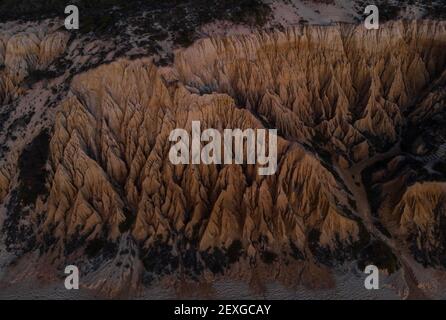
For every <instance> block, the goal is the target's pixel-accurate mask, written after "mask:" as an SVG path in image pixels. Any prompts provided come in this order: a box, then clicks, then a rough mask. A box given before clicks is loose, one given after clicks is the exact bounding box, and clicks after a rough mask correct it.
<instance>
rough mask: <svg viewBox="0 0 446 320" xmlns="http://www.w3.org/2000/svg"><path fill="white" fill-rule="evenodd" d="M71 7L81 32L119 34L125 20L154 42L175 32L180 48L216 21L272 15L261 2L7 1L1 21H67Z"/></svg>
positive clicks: (257, 20)
mask: <svg viewBox="0 0 446 320" xmlns="http://www.w3.org/2000/svg"><path fill="white" fill-rule="evenodd" d="M68 4H75V5H77V6H78V8H79V12H80V14H79V16H80V19H79V21H80V30H79V31H80V32H81V33H89V32H94V33H96V34H108V35H110V34H117V33H120V32H121V31H124V29H125V28H123V26H120V25H119V22H121V21H124V22H125V23H126V24H128V25H129V24H132V25H135V26H137V31H136V32H137V33H139V34H144V33H152V34H153V36H154V37H155V38H154V39H152V40H159V39H166V38H167V31H170V32H173V33H174V40H175V42H176V43H178V44H180V45H188V44H190V43H191V42H192V41H193V39H194V37H195V30H196V28H198V27H200V26H202V25H204V24H206V23H209V22H212V21H215V20H219V19H222V20H229V21H232V22H234V23H242V24H247V25H260V26H263V25H264V24H265V23H266V22H267V20H268V19H269V17H270V15H271V9H270V7H269V6H268V5H265V4H264V3H263V2H262V1H261V0H182V1H181V0H166V1H157V0H97V1H90V0H42V1H35V0H3V1H0V21H2V20H10V19H23V20H40V19H45V18H51V17H61V18H64V17H65V14H64V9H65V7H66V6H67V5H68ZM143 12H146V13H147V15H145V16H144V15H143V14H142V13H143ZM121 29H122V30H121Z"/></svg>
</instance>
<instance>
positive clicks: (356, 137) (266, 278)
mask: <svg viewBox="0 0 446 320" xmlns="http://www.w3.org/2000/svg"><path fill="white" fill-rule="evenodd" d="M316 2H317V1H316ZM167 3H169V2H167ZM293 3H294V5H295V8H298V9H299V8H300V10H301V11H302V10H303V9H302V7H301V6H303V5H306V6H307V7H309V6H310V4H308V3H304V2H300V1H294V2H293ZM352 3H353V2H352ZM352 3H349V2H342V5H340V4H339V1H334V2H331V1H327V2H325V3H322V4H320V3H317V4H314V3H313V4H311V5H313V6H315V5H318V6H319V7H317V9H314V8H313V11H312V12H313V15H309V17H310V18H308V17H307V18H308V19H307V20H310V23H307V22H302V20H303V18H302V17H300V16H299V15H297V16H296V17H295V18H293V17H292V16H286V17H285V18H286V19H288V20H286V19H285V18H284V16H283V14H284V12H283V8H282V9H281V6H282V5H283V6H286V5H289V4H287V3H285V2H284V3H282V2H280V3H279V2H274V4H273V5H271V4H270V3H267V4H261V6H260V7H259V6H256V7H255V8H257V9H258V11H252V10H251V11H250V12H256V15H254V16H251V15H245V13H243V12H244V11H243V10H242V9H243V8H242V9H240V10H242V11H240V12H242V13H240V12H239V13H238V15H235V17H236V18H237V20H234V19H235V18H234V15H231V14H229V13H231V11H227V12H229V13H228V14H227V17H225V19H224V20H219V21H215V20H213V19H214V17H212V13H209V17H208V19H209V21H208V20H205V21H201V22H199V23H198V22H196V21H195V20H194V15H193V14H192V13H191V18H190V19H186V20H188V21H189V22H190V23H196V24H198V26H196V30H195V31H194V32H195V33H186V34H187V35H190V37H189V36H188V38H187V39H188V40H191V44H189V43H188V44H187V45H185V44H184V43H183V40H184V36H185V34H184V33H181V32H179V33H178V32H177V33H175V32H176V31H175V30H178V28H175V26H173V27H170V26H166V25H162V24H161V23H160V24H156V25H155V26H156V28H158V29H156V30H155V31H154V30H152V29H150V30H148V29H145V28H148V27H147V25H148V22H147V21H146V22H145V24H141V23H142V22H141V21H140V20H138V19H136V18H135V20H133V23H135V25H138V27H135V28H130V27H128V28H127V27H126V25H125V20H122V19H121V18H122V17H121V16H120V15H119V13H116V14H115V15H112V16H111V17H112V18H113V19H116V21H112V22H110V21H108V22H107V23H108V24H107V23H105V22H104V23H105V25H104V27H103V29H98V30H97V32H94V31H91V30H84V31H77V32H75V31H67V30H65V28H64V27H63V20H62V19H58V18H55V17H51V16H50V17H48V18H45V19H43V20H39V21H23V20H22V21H19V20H10V19H11V18H10V17H5V18H8V20H7V21H5V22H3V23H1V24H0V226H1V230H2V231H1V243H2V245H1V246H0V255H1V256H3V258H2V259H0V279H1V281H2V283H0V285H2V286H4V287H9V288H11V286H14V284H16V283H20V282H23V281H30V279H33V281H34V280H35V281H37V283H39V285H44V284H47V283H54V282H57V281H59V282H61V283H62V281H63V280H61V279H63V270H64V268H65V266H67V265H76V266H78V267H79V269H80V271H81V274H82V287H83V288H85V289H89V290H92V291H94V292H98V293H99V294H100V295H106V296H111V297H117V296H124V297H127V296H133V295H135V294H138V293H141V292H142V291H144V290H145V289H146V288H150V287H154V286H167V287H170V288H174V292H175V295H177V296H181V297H183V296H188V294H190V292H191V291H193V292H195V293H197V292H198V293H199V295H201V296H206V297H212V296H213V290H214V288H213V283H214V282H215V281H217V280H220V281H221V279H231V281H233V280H235V281H240V282H242V283H246V284H248V285H249V287H250V290H252V291H253V292H254V293H256V294H261V293H262V292H264V291H265V290H266V284H267V283H270V282H277V283H280V284H281V285H282V286H284V287H286V288H290V289H291V290H300V289H299V288H303V287H304V288H307V289H310V290H326V289H330V288H336V287H337V286H339V285H341V284H340V283H339V279H338V276H337V275H339V273H352V272H353V273H355V272H356V273H362V271H363V269H364V267H365V266H366V265H369V264H374V265H376V266H378V267H379V269H380V270H381V272H382V275H383V278H384V279H386V281H385V286H386V287H387V288H390V289H391V290H392V291H393V292H395V293H396V294H397V295H398V296H399V297H402V298H433V299H435V298H440V297H444V295H445V291H446V290H445V288H446V282H445V280H446V278H445V275H446V273H445V267H446V182H445V180H446V126H445V125H446V112H445V106H446V22H444V21H443V20H442V18H441V17H438V16H433V15H426V16H422V17H419V16H416V13H417V14H421V13H420V12H423V11H422V10H423V7H414V8H412V9H413V12H412V11H411V12H412V16H411V19H407V20H403V19H398V18H397V17H395V18H394V19H393V18H392V19H390V18H389V21H387V22H386V23H384V24H382V25H381V26H380V28H379V30H367V29H366V28H364V25H363V24H362V23H361V22H359V23H358V22H357V20H358V19H359V20H360V19H362V18H361V16H360V15H358V13H357V10H356V9H355V8H357V7H358V8H360V3H359V2H355V4H354V5H352ZM437 4H438V3H437V2H435V5H437ZM166 5H167V4H166ZM395 6H396V7H398V6H397V5H395ZM180 7H181V6H180ZM399 7H401V5H400V6H399ZM399 7H398V8H399ZM184 8H188V7H187V5H184ZM184 8H183V9H184ZM168 9H169V8H168ZM298 9H296V10H298ZM335 9H336V10H341V9H342V10H344V11H339V12H341V13H342V14H338V15H337V16H336V17H338V18H339V19H338V20H340V22H343V23H329V24H324V23H323V25H320V23H319V22H321V20H320V19H319V20H318V19H317V12H316V10H317V11H319V15H321V12H323V13H324V12H325V11H324V10H328V11H329V12H338V11H336V10H335ZM36 10H37V9H36ZM157 10H158V11H157ZM163 10H165V8H156V9H153V11H148V12H149V14H147V15H146V17H147V19H150V17H151V16H155V14H156V12H165V11H163ZM169 10H170V9H169ZM184 10H185V12H186V13H188V12H189V13H190V12H193V11H189V10H187V9H184ZM197 10H198V9H197ZM281 10H282V11H281ZM330 10H331V11H330ZM355 10H356V11H355ZM417 10H418V11H417ZM426 10H427V9H426ZM91 12H94V11H91ZM117 12H119V11H117ZM225 12H226V11H225ZM297 12H299V10H298V11H297ZM305 12H306V11H305ZM414 12H415V13H414ZM436 13H437V15H439V14H440V12H439V11H438V10H437V11H436ZM81 17H82V15H81ZM314 17H315V18H314ZM313 18H314V19H315V21H313V22H314V23H311V22H312V21H311V19H313ZM256 19H260V22H259V21H258V20H256ZM262 19H264V20H262ZM284 19H285V20H286V21H285V20H284ZM293 19H295V21H296V23H295V24H293V23H291V22H290V21H294V20H293ZM349 19H350V20H351V21H350V20H349ZM345 20H349V21H345ZM123 21H124V22H123ZM191 21H192V22H191ZM194 21H195V22H194ZM253 21H255V23H258V24H260V25H261V26H262V27H258V26H256V25H255V23H254V22H253ZM333 21H335V19H333ZM322 22H323V21H322ZM344 22H348V23H344ZM95 23H96V22H95ZM123 23H124V25H123V29H121V31H120V32H112V31H111V30H115V29H113V28H114V27H116V26H118V25H120V24H121V25H122V24H123ZM109 24H111V25H112V26H113V28H111V29H108V27H109ZM144 26H146V27H144ZM138 28H140V29H141V30H142V31H141V30H139V29H138ZM169 28H171V29H169ZM190 28H191V30H192V27H190ZM124 29H125V30H124ZM222 29H225V30H226V31H227V30H229V29H230V32H229V31H228V32H227V33H228V34H226V33H222V32H221V30H222ZM122 30H124V31H122ZM135 30H139V31H135ZM144 30H146V32H151V33H152V35H147V34H145V33H144V32H143V31H144ZM147 30H148V31H147ZM160 30H163V31H162V32H165V34H163V37H161V38H156V37H154V36H153V34H155V35H157V34H158V35H159V34H161V33H162V32H161V31H160ZM192 121H200V123H201V125H202V126H203V128H216V129H218V130H221V131H222V130H224V129H225V128H240V129H242V130H245V129H249V128H254V129H261V128H264V129H277V130H278V149H277V151H278V152H277V153H278V167H277V172H276V173H275V174H274V175H271V176H260V175H258V174H257V169H258V168H257V166H256V165H246V164H240V165H239V164H233V165H214V164H212V165H205V164H200V165H193V164H190V165H173V164H172V163H171V162H170V161H169V158H168V157H169V156H168V155H169V149H170V147H171V142H170V141H169V134H170V132H171V131H172V130H174V129H175V128H185V129H186V130H188V131H190V130H191V123H192ZM346 266H347V267H346ZM352 276H353V275H352ZM358 281H359V282H360V283H361V285H362V282H361V281H362V280H360V279H359V280H358ZM195 293H194V294H195ZM352 294H353V293H352ZM334 297H335V298H336V296H334ZM351 298H355V297H353V296H352V297H351Z"/></svg>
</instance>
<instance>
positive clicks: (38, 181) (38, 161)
mask: <svg viewBox="0 0 446 320" xmlns="http://www.w3.org/2000/svg"><path fill="white" fill-rule="evenodd" d="M49 147H50V134H49V131H48V130H43V131H42V132H41V133H40V134H39V135H38V136H37V137H35V138H34V140H33V141H32V142H31V143H30V144H29V145H28V146H27V147H26V148H25V149H24V150H23V152H22V154H21V155H20V157H19V163H18V165H19V182H20V183H19V188H18V197H19V202H20V205H22V206H27V205H32V204H34V203H35V202H36V200H37V197H38V196H39V195H42V194H46V193H47V192H48V191H47V188H46V186H45V182H46V177H47V174H48V172H47V170H46V168H45V166H46V163H47V161H48V155H49Z"/></svg>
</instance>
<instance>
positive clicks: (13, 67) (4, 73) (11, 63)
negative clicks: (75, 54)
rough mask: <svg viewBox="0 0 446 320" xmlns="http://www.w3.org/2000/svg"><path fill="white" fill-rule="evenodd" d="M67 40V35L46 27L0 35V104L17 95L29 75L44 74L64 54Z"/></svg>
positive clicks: (5, 32) (1, 33) (3, 32)
mask: <svg viewBox="0 0 446 320" xmlns="http://www.w3.org/2000/svg"><path fill="white" fill-rule="evenodd" d="M53 29H54V28H53ZM68 38H69V34H68V33H67V32H63V31H55V30H52V28H49V27H47V28H37V27H36V28H28V29H26V30H18V31H17V32H8V31H7V30H6V31H2V32H0V104H2V105H3V104H8V103H10V102H11V101H12V100H14V99H15V98H17V97H18V96H19V95H20V93H21V92H22V91H23V89H22V88H21V87H20V84H21V83H22V81H23V80H24V79H25V78H26V77H27V76H29V75H30V73H32V72H35V71H43V70H47V69H48V67H49V65H50V64H51V63H52V62H53V61H54V60H55V59H56V58H57V57H59V56H61V55H62V54H63V53H64V51H65V47H66V44H67V42H68Z"/></svg>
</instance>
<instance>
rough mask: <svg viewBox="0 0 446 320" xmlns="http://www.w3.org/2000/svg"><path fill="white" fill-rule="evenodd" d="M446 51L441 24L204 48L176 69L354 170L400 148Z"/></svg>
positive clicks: (292, 35)
mask: <svg viewBox="0 0 446 320" xmlns="http://www.w3.org/2000/svg"><path fill="white" fill-rule="evenodd" d="M444 43H445V25H444V24H443V23H416V22H412V23H405V22H398V23H392V24H388V25H387V26H386V27H385V28H381V29H380V30H378V31H376V32H371V31H368V30H366V29H365V28H363V27H362V26H359V27H356V28H355V27H352V26H350V25H340V26H334V27H316V26H315V27H311V28H295V29H288V30H286V31H285V32H275V33H260V34H257V35H254V36H246V37H233V38H224V39H205V40H202V41H200V42H199V43H197V44H195V45H194V46H192V47H191V48H189V49H187V50H184V51H180V52H179V53H178V54H177V57H176V62H175V64H176V67H177V70H178V72H179V74H180V79H181V80H182V81H183V82H185V83H186V84H188V85H191V86H194V87H197V88H199V89H200V90H202V91H214V90H215V91H217V92H224V93H228V94H230V95H231V96H233V97H235V98H236V99H237V100H238V101H239V102H240V104H242V105H245V106H246V108H247V109H249V110H250V111H251V112H253V113H255V114H257V115H258V116H260V117H263V118H265V119H267V121H268V123H269V125H270V126H271V127H277V128H278V129H279V130H280V131H281V133H282V135H283V136H284V137H286V138H287V139H288V140H292V141H299V142H301V143H305V144H308V145H311V146H313V147H317V148H318V149H322V150H324V151H327V152H329V153H330V154H331V155H335V156H336V157H335V159H334V160H335V161H337V162H338V163H340V164H341V165H344V166H349V164H350V165H351V164H352V163H356V162H359V161H361V160H365V159H367V158H369V157H370V156H371V155H373V154H374V153H376V152H382V151H384V150H385V149H387V148H389V147H390V146H392V145H393V144H394V143H396V142H397V141H398V139H399V135H400V133H401V129H402V126H403V124H404V119H403V118H404V116H403V113H404V112H406V110H407V109H408V108H410V107H411V106H412V105H413V104H414V102H415V101H416V100H417V99H419V98H420V95H422V93H423V90H424V89H426V87H427V86H428V85H429V84H431V83H432V82H433V81H435V80H436V79H437V78H438V77H439V76H440V75H441V74H443V72H444V67H445V52H444ZM424 107H425V108H427V107H428V106H424ZM347 162H348V163H349V164H347Z"/></svg>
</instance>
